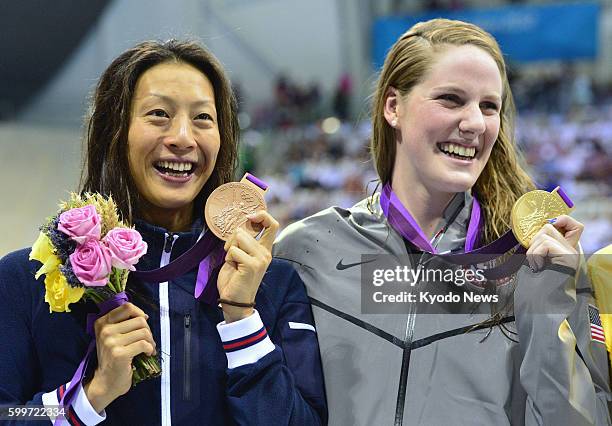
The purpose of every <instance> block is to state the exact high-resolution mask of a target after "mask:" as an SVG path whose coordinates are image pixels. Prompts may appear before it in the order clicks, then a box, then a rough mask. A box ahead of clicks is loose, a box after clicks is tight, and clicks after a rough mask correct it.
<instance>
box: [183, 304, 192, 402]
mask: <svg viewBox="0 0 612 426" xmlns="http://www.w3.org/2000/svg"><path fill="white" fill-rule="evenodd" d="M183 323H184V326H185V340H184V346H183V399H184V400H186V401H189V400H190V399H191V381H190V378H191V314H186V315H185V318H184V322H183Z"/></svg>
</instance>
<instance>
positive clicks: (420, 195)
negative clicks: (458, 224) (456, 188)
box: [392, 179, 455, 238]
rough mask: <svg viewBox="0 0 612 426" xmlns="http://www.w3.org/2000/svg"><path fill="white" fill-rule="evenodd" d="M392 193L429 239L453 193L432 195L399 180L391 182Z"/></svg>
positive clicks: (421, 188) (423, 189)
mask: <svg viewBox="0 0 612 426" xmlns="http://www.w3.org/2000/svg"><path fill="white" fill-rule="evenodd" d="M392 186H393V192H395V195H396V196H397V198H399V200H400V201H401V202H402V204H403V205H404V207H405V208H406V209H407V210H408V212H410V214H411V215H412V217H413V218H414V220H415V221H416V223H417V224H418V225H419V227H420V228H421V230H422V231H423V233H424V234H425V235H426V236H427V237H429V238H431V237H432V236H433V234H434V233H435V232H436V231H437V229H436V226H437V225H438V223H440V220H441V219H442V217H443V215H444V210H445V209H446V207H447V206H448V203H449V202H450V201H451V200H452V199H453V196H454V195H455V194H453V193H432V192H430V191H428V190H427V189H426V188H423V187H418V186H417V187H412V186H410V185H407V184H406V182H405V181H402V180H401V179H398V180H395V179H394V180H393V185H392Z"/></svg>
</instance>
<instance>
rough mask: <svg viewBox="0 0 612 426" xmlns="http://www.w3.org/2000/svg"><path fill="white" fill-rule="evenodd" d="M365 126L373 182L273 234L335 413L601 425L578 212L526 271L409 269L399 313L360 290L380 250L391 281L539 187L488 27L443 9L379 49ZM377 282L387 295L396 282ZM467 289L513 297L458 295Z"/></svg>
mask: <svg viewBox="0 0 612 426" xmlns="http://www.w3.org/2000/svg"><path fill="white" fill-rule="evenodd" d="M372 125H373V134H372V141H371V151H372V159H373V162H374V165H375V167H376V170H377V172H378V176H379V178H380V184H381V185H382V191H381V192H380V193H376V194H375V195H374V196H372V197H368V198H367V199H365V200H363V201H361V202H360V203H358V204H356V205H355V206H353V207H352V208H350V209H341V208H337V207H334V208H330V209H327V210H324V211H323V212H320V213H318V214H315V215H314V216H311V217H309V218H307V219H304V220H303V221H300V222H298V223H296V224H293V225H291V226H289V227H288V228H287V229H286V230H285V231H284V232H283V233H282V234H281V236H280V237H279V239H278V241H277V243H276V244H275V248H274V253H275V255H276V256H279V257H282V258H285V259H288V260H290V261H292V262H294V264H295V265H296V267H297V268H298V273H299V274H300V276H301V277H302V279H303V280H304V282H305V284H306V287H307V290H308V293H309V296H310V298H311V301H312V303H313V306H314V308H313V311H314V316H315V322H316V325H317V331H318V335H319V344H320V347H321V355H322V361H323V370H324V374H325V384H326V393H327V398H328V403H329V412H330V424H333V425H349V424H350V425H374V424H376V425H391V424H395V425H402V424H405V425H521V424H528V425H592V424H597V425H606V424H610V419H609V415H608V409H607V401H608V400H610V388H609V383H608V367H607V354H606V349H605V346H604V345H603V344H602V343H601V342H598V341H595V340H593V339H592V338H591V335H590V333H589V325H590V318H589V314H590V313H593V315H595V313H594V312H592V311H591V306H589V305H593V306H595V303H594V300H593V297H592V296H591V288H590V285H589V282H588V280H587V279H586V277H585V276H584V274H581V273H579V274H576V268H578V266H579V265H578V240H579V238H580V234H581V233H582V229H583V226H582V224H580V223H579V222H577V221H575V220H574V219H572V218H571V217H569V216H560V217H559V218H557V220H556V222H554V224H547V225H546V226H544V227H543V228H542V229H541V230H540V231H539V232H538V233H537V234H536V236H535V237H534V239H533V240H532V242H531V245H530V246H529V248H528V250H527V257H528V259H529V260H530V262H531V263H532V265H531V266H532V267H533V269H534V270H536V271H535V272H534V271H532V270H531V269H530V268H529V267H528V266H527V265H523V266H521V268H520V269H519V270H518V271H516V272H515V273H513V274H511V275H510V276H509V277H501V278H503V279H501V278H498V279H496V280H494V281H492V282H489V283H486V284H480V285H476V284H474V285H468V284H465V285H463V283H461V282H458V281H455V282H452V281H451V282H450V283H448V282H447V283H428V282H424V281H419V282H418V283H410V285H409V286H406V288H407V289H408V291H406V292H405V293H406V294H404V293H396V294H392V296H394V297H393V301H391V302H389V304H387V307H389V305H391V304H395V305H396V306H399V307H398V308H395V307H392V308H393V309H395V310H393V309H391V308H390V310H393V312H390V311H386V310H383V308H380V310H378V311H376V312H374V310H373V308H372V305H371V304H370V305H368V301H367V297H366V296H364V295H366V294H369V293H366V291H369V290H368V289H369V288H370V287H369V286H371V284H372V283H371V282H370V283H368V279H369V277H371V275H367V273H366V272H368V273H372V271H371V269H372V268H374V266H372V265H375V264H376V262H377V261H380V262H383V260H385V259H391V260H392V262H391V263H390V264H392V265H396V263H397V261H398V260H400V262H403V264H401V265H399V267H400V269H389V268H388V269H386V270H385V269H380V270H379V269H376V270H375V271H374V273H376V272H377V271H378V272H380V271H383V272H384V274H379V275H381V276H386V275H388V276H389V277H390V278H391V281H399V280H400V278H401V277H402V275H401V271H402V269H401V267H402V265H403V266H408V267H410V268H412V270H413V271H419V272H422V271H423V269H422V268H429V270H428V272H431V270H433V269H432V268H433V267H434V266H433V265H437V266H440V265H441V259H440V258H439V257H436V255H437V254H440V253H449V252H451V253H458V252H459V253H461V252H469V251H472V250H474V249H476V248H478V247H481V246H484V245H485V244H489V243H491V242H493V241H495V240H497V239H498V238H499V237H500V236H501V235H502V234H503V233H504V232H505V231H506V230H507V229H508V228H509V226H510V214H511V209H512V206H513V204H514V202H515V201H516V200H517V199H518V198H519V197H520V196H521V195H522V194H523V193H525V192H527V191H530V190H532V189H533V188H534V185H533V183H532V181H531V179H530V178H529V176H528V175H527V174H526V173H525V171H524V170H523V169H522V168H521V166H520V163H519V160H518V154H517V150H516V147H515V144H514V139H513V126H514V104H513V100H512V93H511V91H510V87H509V84H508V78H507V73H506V66H505V63H504V59H503V56H502V53H501V51H500V49H499V47H498V45H497V43H496V42H495V40H494V39H493V37H492V36H491V35H490V34H488V33H486V32H485V31H483V30H482V29H481V28H479V27H477V26H475V25H472V24H469V23H465V22H460V21H450V20H444V19H435V20H432V21H428V22H421V23H418V24H416V25H415V26H413V27H412V28H410V29H409V30H408V31H407V32H406V33H405V34H403V35H402V36H401V37H400V38H399V40H398V41H397V42H396V43H395V44H394V45H393V46H392V48H391V49H390V51H389V53H388V54H387V57H386V60H385V63H384V66H383V68H382V71H381V73H380V76H379V78H378V85H377V89H376V92H375V93H374V98H373V110H372ZM499 254H502V253H499ZM364 256H365V257H364ZM381 259H382V260H381ZM385 261H386V260H385ZM393 262H395V263H393ZM440 267H442V266H440ZM444 267H446V268H447V267H448V266H444ZM397 271H399V272H398V274H397V275H394V274H395V273H396V272H397ZM436 271H441V270H436ZM460 272H461V271H460ZM385 274H386V275H385ZM377 276H378V275H377ZM420 276H423V274H421V275H420ZM575 276H576V277H577V278H575ZM370 281H371V280H370ZM364 283H365V284H364ZM429 284H435V285H439V286H440V287H437V288H435V289H439V290H440V292H441V294H440V295H439V296H443V297H441V298H437V299H436V300H440V302H436V303H420V304H419V303H416V302H411V301H410V299H411V298H412V297H413V296H417V297H418V293H419V291H421V289H422V288H424V287H423V286H427V285H429ZM374 285H375V286H378V287H376V290H375V291H376V293H374V294H375V297H378V299H379V300H383V299H382V298H381V294H382V292H383V291H384V289H385V288H386V287H387V286H389V285H390V284H388V283H386V284H380V283H376V284H374ZM514 286H516V289H515V288H514ZM394 288H395V287H394ZM411 288H412V289H413V290H410V289H411ZM426 289H427V290H428V291H429V290H433V289H434V287H432V286H429V287H426ZM577 289H578V290H579V291H578V292H577ZM411 291H412V294H410V293H411ZM468 292H470V293H468ZM491 292H492V293H491ZM424 294H425V295H429V293H425V292H421V293H420V295H421V296H422V295H424ZM432 294H433V291H432ZM465 294H472V295H478V296H479V297H478V299H479V300H484V299H483V298H484V296H485V295H494V296H496V297H499V298H500V299H502V298H503V297H505V300H506V302H508V303H509V305H506V306H504V307H503V308H504V309H497V308H496V307H492V306H491V304H490V303H466V302H465V301H466V300H470V299H469V298H465V297H460V296H461V295H465ZM445 297H446V298H447V299H448V301H446V299H444V298H445ZM385 300H387V301H389V300H391V299H390V298H387V299H385ZM427 300H430V299H427ZM457 300H458V301H459V302H457ZM491 300H492V299H491ZM398 301H399V302H401V303H404V305H401V303H397V302H398ZM453 301H455V302H453Z"/></svg>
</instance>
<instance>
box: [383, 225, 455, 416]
mask: <svg viewBox="0 0 612 426" xmlns="http://www.w3.org/2000/svg"><path fill="white" fill-rule="evenodd" d="M457 214H458V213H456V214H455V215H454V216H453V217H452V218H451V220H449V221H447V223H446V224H445V225H444V226H443V227H442V229H440V231H438V233H436V235H435V236H434V238H432V240H431V244H432V246H433V247H437V245H438V243H439V242H440V240H441V239H442V237H444V234H446V231H447V230H448V228H449V226H450V224H451V223H452V222H453V221H454V220H455V218H456V217H457ZM424 255H425V253H424V252H423V253H421V256H419V260H418V262H417V266H416V267H417V270H419V269H421V268H423V265H424V264H425V263H426V262H423V256H424ZM418 284H420V283H417V285H418ZM415 311H416V304H414V303H410V304H409V305H408V318H407V319H406V334H405V336H404V349H403V351H402V366H401V370H400V381H399V386H398V390H397V403H396V404H395V422H394V424H395V426H402V424H403V422H404V407H405V405H406V388H407V385H408V368H409V367H410V353H411V352H412V340H413V338H414V324H415V321H416V312H415Z"/></svg>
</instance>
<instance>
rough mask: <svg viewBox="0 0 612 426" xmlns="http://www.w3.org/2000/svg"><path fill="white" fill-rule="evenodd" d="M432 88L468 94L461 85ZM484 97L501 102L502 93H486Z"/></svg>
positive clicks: (439, 90)
mask: <svg viewBox="0 0 612 426" xmlns="http://www.w3.org/2000/svg"><path fill="white" fill-rule="evenodd" d="M432 90H434V91H437V92H442V91H445V90H449V91H451V92H455V93H458V94H460V95H464V96H465V94H466V92H465V90H463V89H462V88H460V87H456V86H437V87H433V88H432ZM484 98H485V99H493V100H495V101H497V102H500V103H501V101H502V97H501V95H497V94H491V95H485V96H484Z"/></svg>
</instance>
